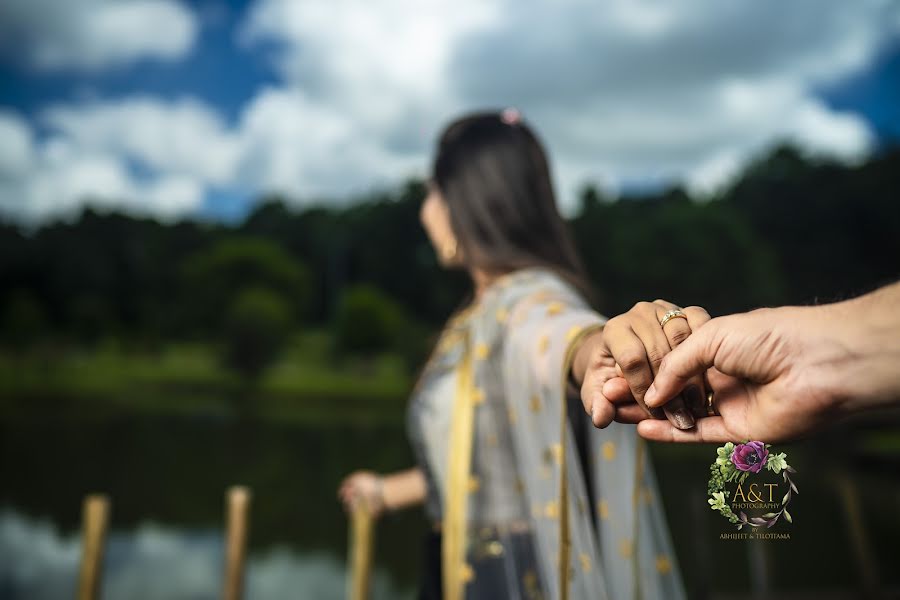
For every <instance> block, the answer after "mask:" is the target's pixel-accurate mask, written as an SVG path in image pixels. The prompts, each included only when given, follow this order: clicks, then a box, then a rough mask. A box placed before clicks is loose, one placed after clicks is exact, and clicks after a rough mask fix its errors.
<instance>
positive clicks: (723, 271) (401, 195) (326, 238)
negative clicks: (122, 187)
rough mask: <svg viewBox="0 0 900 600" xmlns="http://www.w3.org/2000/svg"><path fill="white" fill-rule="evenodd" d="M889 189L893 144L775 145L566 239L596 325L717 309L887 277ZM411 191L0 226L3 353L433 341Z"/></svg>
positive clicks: (441, 289)
mask: <svg viewBox="0 0 900 600" xmlns="http://www.w3.org/2000/svg"><path fill="white" fill-rule="evenodd" d="M897 190H900V150H898V149H888V150H885V151H883V152H881V153H880V154H879V155H877V156H875V157H873V158H871V159H870V160H868V161H867V162H866V163H864V164H861V165H855V166H847V165H842V164H838V163H833V162H829V161H824V160H816V159H811V158H808V157H805V156H804V155H802V154H801V153H800V152H798V151H797V150H795V149H793V148H791V147H787V146H785V147H780V148H777V149H775V150H774V151H772V152H771V153H769V154H768V155H766V156H764V157H761V158H760V159H759V160H758V161H756V162H755V163H753V164H751V165H750V166H749V167H748V168H747V169H746V170H745V171H744V172H743V173H742V174H741V176H740V177H738V178H736V179H735V180H734V182H733V183H732V184H731V185H730V186H729V187H728V188H727V189H725V190H723V191H722V192H720V193H719V194H718V195H717V196H716V197H715V198H705V199H697V198H692V197H691V196H690V195H689V194H688V193H687V192H686V191H685V190H683V189H681V188H678V187H673V188H670V189H666V190H661V191H658V192H654V193H648V194H645V195H643V196H640V197H638V196H633V195H632V196H626V197H623V198H619V199H616V200H611V199H610V198H608V197H607V196H606V195H605V194H604V193H603V191H602V190H599V189H597V188H595V187H591V186H588V187H586V188H584V190H583V192H582V193H581V196H580V209H579V210H578V212H577V214H576V216H574V217H573V218H571V219H570V226H571V229H572V231H573V233H574V236H575V239H576V242H577V245H578V248H579V250H580V253H581V256H582V258H583V260H584V263H585V265H586V268H587V271H588V273H589V276H590V279H591V282H592V284H593V285H594V287H595V289H596V292H597V293H596V298H595V303H596V305H597V308H598V309H599V310H600V311H601V312H604V313H605V314H608V315H614V314H618V313H620V312H622V311H624V310H627V309H628V308H629V307H630V306H631V305H632V304H633V303H634V302H636V301H638V300H653V299H655V298H657V297H663V298H666V299H670V300H672V301H674V302H676V303H679V304H682V305H689V304H700V305H702V306H705V307H706V308H707V309H708V310H709V311H710V312H711V313H713V314H722V313H728V312H734V311H739V310H746V309H750V308H754V307H758V306H766V305H780V304H791V303H811V302H822V301H830V300H835V299H839V298H841V297H844V296H848V295H853V294H857V293H861V292H864V291H867V290H869V289H871V288H873V287H875V286H878V285H880V284H883V283H886V282H888V281H891V280H893V279H896V278H897V277H898V274H900V203H898V194H897ZM424 194H425V187H424V185H423V183H422V182H421V181H410V182H408V183H406V184H404V185H403V186H401V187H400V188H399V189H397V190H393V191H389V192H384V193H381V194H376V195H372V196H369V197H366V198H363V199H361V201H360V202H357V203H354V204H352V205H349V206H342V207H324V206H317V207H312V208H305V209H302V210H294V209H292V208H290V203H288V202H286V201H285V200H284V199H282V198H277V197H270V198H264V199H262V200H261V201H260V202H259V203H258V205H257V206H256V208H255V209H254V210H253V211H252V212H251V213H250V214H249V216H248V217H247V218H246V219H245V220H244V221H243V222H241V223H239V224H235V225H225V224H214V223H201V222H194V221H183V222H179V223H174V224H162V223H159V222H157V221H155V220H152V219H147V218H137V217H132V216H127V215H123V214H116V213H106V214H101V213H98V212H96V211H95V210H91V209H87V210H85V211H84V212H83V213H82V214H81V216H80V217H79V218H78V219H76V220H75V221H73V222H56V223H50V224H46V225H44V226H42V227H40V228H39V229H37V230H36V231H23V230H21V229H20V228H18V227H17V226H15V225H12V224H6V225H2V226H0V338H2V340H3V342H2V345H5V346H13V347H15V346H17V345H22V344H28V343H30V342H32V341H33V340H35V339H43V338H46V337H48V336H52V337H56V338H65V339H67V340H74V341H77V342H91V341H94V340H97V339H101V338H103V337H104V336H116V337H118V338H122V339H126V340H130V341H131V342H132V343H135V344H150V345H152V344H156V343H160V342H162V341H166V340H172V339H201V340H202V339H215V338H216V337H217V336H220V335H221V334H222V332H223V331H224V330H228V331H229V332H231V334H232V335H234V336H238V337H240V336H248V335H249V338H246V337H245V338H244V340H245V342H246V343H250V345H251V346H252V339H253V336H254V335H255V336H259V335H275V336H277V335H278V332H279V331H282V330H285V329H291V328H294V329H296V328H303V327H310V328H326V327H327V328H332V329H333V330H335V331H337V332H339V334H340V335H339V339H340V340H341V343H343V344H346V345H347V346H348V348H350V349H356V350H359V351H366V350H376V349H379V348H381V347H383V346H384V345H386V344H387V345H390V344H397V345H399V346H401V347H402V346H403V345H404V343H407V344H409V343H410V340H417V339H419V338H421V337H422V335H420V334H421V333H422V332H427V331H434V330H435V329H436V328H438V327H439V325H440V323H441V322H442V321H443V319H445V318H446V317H447V316H448V315H449V314H450V313H451V312H452V311H453V310H454V308H456V307H457V306H458V305H459V303H460V302H461V301H462V299H463V297H464V295H465V293H466V290H467V281H466V279H465V277H464V275H463V274H461V273H449V274H448V273H446V272H443V271H441V269H439V267H438V265H437V263H436V260H435V257H434V254H433V251H432V250H431V247H430V246H429V244H428V240H427V238H426V237H425V234H424V232H423V231H422V229H421V227H420V225H419V221H418V212H419V205H420V203H421V201H422V198H423V197H424ZM267 328H268V329H269V330H271V332H270V333H265V332H263V334H260V332H261V331H263V330H266V329H267ZM248 332H249V333H248ZM248 339H249V340H250V341H249V342H248V341H247V340H248ZM246 343H245V344H244V345H246ZM262 343H263V345H265V341H263V342H262ZM413 345H415V344H413ZM237 346H238V347H240V346H241V345H240V344H239V345H237ZM401 349H403V350H408V351H409V352H411V353H412V354H413V355H415V354H416V353H417V352H420V351H421V348H405V349H404V348H401ZM235 360H240V357H238V358H236V359H235Z"/></svg>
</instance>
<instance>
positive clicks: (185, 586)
mask: <svg viewBox="0 0 900 600" xmlns="http://www.w3.org/2000/svg"><path fill="white" fill-rule="evenodd" d="M222 552H223V549H222V537H221V535H220V534H219V532H215V531H204V530H176V529H172V528H170V527H165V526H161V525H157V524H154V523H144V524H142V525H140V526H138V527H137V528H136V529H134V530H133V531H114V532H113V533H111V534H110V536H109V539H108V546H107V560H106V564H105V568H104V575H103V597H104V598H107V599H109V600H116V599H120V598H121V599H127V600H164V599H165V600H181V599H183V600H205V599H209V600H213V599H215V598H218V597H219V594H220V587H221V583H222ZM78 559H79V540H78V537H77V534H75V533H72V534H68V535H67V534H62V533H60V532H59V531H58V530H57V529H56V527H54V526H53V525H52V524H51V523H50V522H48V521H46V520H42V519H29V518H27V517H24V516H23V515H21V514H19V513H17V512H15V511H13V510H10V509H6V510H4V511H3V512H2V513H0V598H4V599H9V600H15V599H19V598H21V599H25V598H27V599H29V600H57V599H58V598H69V597H72V595H73V593H74V590H75V585H76V580H77V573H78ZM246 577H247V580H246V584H247V597H248V598H250V599H252V600H268V599H271V600H276V599H277V600H281V599H283V598H297V597H303V598H321V599H323V600H329V599H335V600H338V599H343V598H344V597H345V593H346V588H345V577H346V573H345V569H344V564H343V561H342V560H341V559H339V558H338V557H335V556H333V555H331V554H327V553H322V552H311V553H299V552H295V551H293V550H291V549H290V548H287V547H284V546H277V547H273V548H271V549H268V550H265V551H257V552H254V553H252V554H251V556H250V558H249V561H248V563H247V574H246ZM373 591H374V594H375V597H378V598H411V597H412V596H413V593H412V590H411V589H410V588H409V587H408V586H403V585H401V584H398V583H397V582H396V581H394V580H393V578H392V577H390V576H389V575H388V574H387V573H385V571H384V570H383V569H376V571H375V573H374V574H373Z"/></svg>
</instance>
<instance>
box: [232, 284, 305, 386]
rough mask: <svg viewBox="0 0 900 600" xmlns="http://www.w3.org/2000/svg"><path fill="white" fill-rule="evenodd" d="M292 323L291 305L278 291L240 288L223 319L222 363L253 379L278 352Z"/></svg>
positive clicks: (245, 377)
mask: <svg viewBox="0 0 900 600" xmlns="http://www.w3.org/2000/svg"><path fill="white" fill-rule="evenodd" d="M291 322H292V320H291V308H290V305H289V303H288V302H287V301H286V300H285V299H284V297H283V296H282V295H281V294H279V293H278V292H275V291H273V290H270V289H267V288H261V287H249V288H245V289H242V290H241V291H240V292H238V293H237V294H235V295H234V297H233V300H232V301H231V304H230V306H229V307H228V311H227V314H226V318H225V324H224V327H223V333H224V343H225V349H224V362H225V365H226V366H227V367H229V368H231V369H233V370H235V371H236V372H238V373H240V374H241V375H242V376H243V377H244V379H245V381H248V382H253V381H255V380H256V379H258V378H259V376H260V375H261V374H262V373H263V371H264V370H265V369H266V368H267V367H268V366H269V365H271V364H272V362H273V361H274V360H275V359H276V358H277V356H278V354H279V353H280V352H281V350H282V348H283V347H284V344H285V342H286V341H287V338H288V335H289V333H290V327H291Z"/></svg>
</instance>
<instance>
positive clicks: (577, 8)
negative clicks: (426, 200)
mask: <svg viewBox="0 0 900 600" xmlns="http://www.w3.org/2000/svg"><path fill="white" fill-rule="evenodd" d="M898 12H900V11H898V10H897V6H896V5H895V4H891V3H890V2H887V1H885V0H867V1H860V2H853V3H846V2H839V1H837V0H834V1H832V2H825V3H823V2H821V1H819V0H804V1H797V2H791V3H787V4H785V3H781V2H774V1H761V2H748V3H737V4H735V3H723V2H718V1H717V0H682V1H680V2H678V1H673V2H657V1H643V0H638V1H635V0H610V1H608V2H604V3H603V4H602V6H601V5H597V4H596V3H595V2H590V1H589V0H568V1H564V2H553V3H548V2H537V1H533V0H532V1H529V0H515V1H513V0H500V1H496V2H492V3H484V2H479V1H477V0H469V1H462V2H461V3H460V2H454V3H449V2H439V1H436V0H431V1H426V2H417V1H414V0H408V1H406V0H392V1H390V2H384V3H378V4H377V5H372V4H371V3H367V2H364V1H363V0H338V1H335V2H329V3H297V2H291V1H290V0H260V1H259V2H257V4H256V5H254V7H253V9H252V11H251V13H250V16H249V18H248V23H247V27H246V29H245V31H244V36H243V39H244V40H245V41H247V42H250V43H252V42H254V41H257V40H268V41H275V42H277V43H278V44H280V45H281V47H282V48H283V50H282V52H281V53H280V54H279V55H278V65H279V67H280V68H281V72H282V73H283V75H284V77H285V78H286V80H287V81H289V82H290V83H291V85H294V86H298V87H301V88H303V89H304V90H305V91H306V92H307V93H308V95H309V98H310V99H311V100H312V101H313V102H319V103H321V104H323V105H327V106H335V107H339V108H340V109H341V110H342V111H343V113H344V114H345V115H346V118H347V121H348V122H349V126H350V127H351V129H352V130H353V131H354V132H355V133H356V135H357V136H359V137H360V138H369V137H370V136H378V140H379V142H380V144H381V145H382V146H383V147H384V148H385V150H387V151H388V153H390V151H392V150H394V149H395V148H404V149H406V150H407V151H409V152H411V153H412V154H414V155H415V156H416V157H417V158H418V160H419V162H420V164H425V163H426V159H427V155H428V152H429V151H430V149H431V143H432V138H433V136H434V134H435V133H436V128H437V126H438V124H439V123H441V122H442V121H444V120H445V119H447V118H448V117H452V116H454V115H456V114H459V113H461V112H464V111H468V110H472V109H476V108H484V107H502V106H507V105H515V106H518V107H519V108H521V109H523V110H524V112H525V115H526V117H527V118H528V119H529V121H531V122H532V123H533V124H535V126H536V127H537V129H538V131H539V133H541V134H542V136H543V137H544V139H545V140H546V141H547V142H548V145H549V147H550V150H551V154H552V158H553V162H554V166H555V170H556V172H557V174H558V180H559V181H560V183H561V184H562V186H561V187H562V190H561V191H562V192H563V193H562V197H563V200H564V201H565V202H566V203H567V204H569V206H572V205H573V204H574V202H573V199H574V194H573V192H574V191H575V190H576V189H577V188H578V187H579V186H580V185H581V184H582V183H583V182H584V180H585V179H594V180H601V181H605V182H607V183H608V184H610V185H613V186H620V185H622V184H623V183H626V182H629V181H632V180H647V179H648V178H649V179H657V180H666V179H681V180H686V181H687V182H688V183H689V184H690V185H692V186H694V187H695V188H696V189H698V190H706V189H711V188H714V187H716V186H718V185H721V184H722V182H723V181H724V180H725V179H727V177H728V176H729V175H730V174H731V173H733V172H734V171H735V170H736V169H738V168H740V166H741V165H742V164H743V163H744V162H745V161H746V160H747V159H748V157H750V156H752V155H753V154H755V153H758V152H760V151H762V150H763V149H764V148H765V147H766V146H768V145H771V144H773V143H775V142H776V141H781V140H782V139H792V140H795V141H797V142H799V143H801V144H803V145H805V146H806V147H807V148H808V149H809V150H812V151H819V152H824V153H830V154H835V155H837V156H839V157H843V158H854V157H858V156H860V155H861V154H864V153H865V152H867V151H868V149H869V147H870V145H871V139H872V135H871V132H870V131H869V130H868V127H867V125H866V124H865V122H864V121H863V120H862V119H861V118H859V117H858V116H855V115H847V114H840V113H837V112H835V111H833V110H831V109H830V108H828V107H826V106H825V105H823V104H822V103H821V102H820V101H819V100H818V99H817V98H816V95H815V92H814V87H815V86H816V85H819V84H822V83H827V82H832V81H835V80H839V79H840V78H842V77H845V76H847V75H849V74H851V73H853V72H854V71H855V70H856V69H859V68H861V67H864V66H865V65H866V64H868V63H869V62H870V61H871V60H872V58H873V56H874V54H875V53H876V52H877V51H878V50H879V49H880V48H881V47H882V45H883V43H884V42H885V40H887V39H889V38H891V37H893V36H896V34H897V31H898V27H897V14H898ZM423 133H424V134H425V135H423ZM336 160H338V161H340V160H341V159H340V158H336ZM726 164H728V165H730V166H729V167H728V168H727V169H726V168H724V165H726ZM388 166H389V165H387V164H386V165H385V167H386V168H387V167H388ZM386 170H387V169H386ZM350 176H351V177H353V176H355V174H351V175H350ZM399 176H400V174H398V177H399Z"/></svg>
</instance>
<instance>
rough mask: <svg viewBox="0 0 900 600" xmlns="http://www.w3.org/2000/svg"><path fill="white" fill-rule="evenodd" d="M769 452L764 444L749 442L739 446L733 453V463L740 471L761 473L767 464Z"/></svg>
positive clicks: (736, 446)
mask: <svg viewBox="0 0 900 600" xmlns="http://www.w3.org/2000/svg"><path fill="white" fill-rule="evenodd" d="M768 457H769V451H768V450H766V445H765V444H763V443H762V442H747V443H746V444H737V445H735V447H734V452H732V453H731V462H732V463H734V466H735V468H737V470H739V471H750V472H751V473H759V472H760V471H761V470H762V468H763V467H764V466H765V464H766V459H767V458H768Z"/></svg>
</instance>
